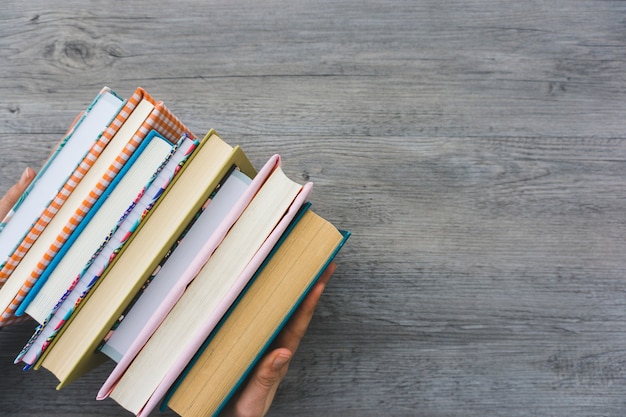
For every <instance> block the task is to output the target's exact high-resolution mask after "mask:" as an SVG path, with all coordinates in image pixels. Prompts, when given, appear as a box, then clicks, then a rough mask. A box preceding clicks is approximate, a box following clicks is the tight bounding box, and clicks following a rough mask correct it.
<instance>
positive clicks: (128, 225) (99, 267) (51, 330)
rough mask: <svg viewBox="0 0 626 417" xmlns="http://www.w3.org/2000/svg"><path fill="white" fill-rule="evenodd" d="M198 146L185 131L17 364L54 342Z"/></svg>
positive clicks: (32, 359) (28, 363) (30, 361)
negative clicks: (162, 166) (154, 177)
mask: <svg viewBox="0 0 626 417" xmlns="http://www.w3.org/2000/svg"><path fill="white" fill-rule="evenodd" d="M197 146H198V140H196V139H192V138H191V137H190V136H189V135H187V134H185V135H183V137H182V138H181V139H180V141H179V144H178V146H177V149H176V151H175V152H174V155H173V156H172V157H171V158H170V159H169V161H168V163H167V165H166V166H165V167H164V168H163V169H162V170H161V171H160V172H159V174H158V175H157V178H156V179H155V180H154V181H152V183H151V184H150V187H148V189H147V190H146V191H145V192H144V193H143V194H142V195H141V196H138V198H137V199H136V201H134V202H133V203H132V204H131V207H129V212H128V213H124V215H123V217H122V218H121V219H120V222H119V224H118V226H117V227H116V229H115V230H113V231H112V233H111V236H110V238H109V239H107V240H106V242H104V243H103V245H102V246H101V247H100V248H98V250H97V251H96V252H95V253H94V254H93V256H92V258H91V259H90V260H89V262H88V263H87V264H86V265H85V267H84V268H83V270H82V271H81V272H80V273H79V274H78V275H77V276H76V277H75V278H74V281H73V282H72V283H71V284H70V286H69V287H68V289H67V290H66V292H65V293H64V294H63V296H62V297H61V298H59V300H58V301H57V304H56V305H55V307H54V308H53V309H52V311H51V312H50V314H49V315H48V317H47V318H46V320H44V322H43V323H42V324H40V325H39V326H37V328H36V329H35V331H34V333H33V335H32V336H31V337H30V339H29V341H28V342H27V343H26V345H25V346H24V348H22V350H21V351H20V353H19V354H18V356H17V357H16V359H15V363H18V362H24V363H25V364H26V366H25V369H29V368H30V367H31V366H33V365H34V364H35V363H36V362H37V361H38V360H39V358H40V357H41V355H42V354H43V352H44V351H45V350H46V348H47V347H48V346H50V344H51V343H52V341H53V340H54V338H55V337H56V335H57V334H58V333H59V332H60V331H61V329H62V328H63V325H64V324H65V323H66V322H67V320H68V319H69V317H71V315H72V314H73V312H74V311H75V309H76V306H77V305H79V304H80V303H81V302H82V300H84V299H85V297H86V296H87V294H88V293H89V291H90V290H91V289H92V288H93V286H94V285H95V284H96V282H97V281H98V280H99V279H100V278H101V277H102V274H103V273H104V271H105V270H106V269H107V267H108V266H109V265H110V264H111V263H112V262H113V261H114V259H115V258H116V257H117V256H119V255H120V254H121V253H122V252H123V251H124V249H125V248H126V246H127V243H128V242H130V241H131V240H132V237H133V236H134V235H135V233H136V232H137V231H138V230H140V229H141V226H142V225H143V222H144V221H145V220H146V219H147V218H148V217H149V216H150V214H151V213H152V209H153V208H154V207H155V206H156V205H158V203H159V201H160V200H161V198H162V197H163V196H164V195H165V194H166V193H167V190H168V189H169V185H170V184H172V181H173V179H174V178H175V177H176V175H178V174H179V173H180V172H181V171H182V169H183V167H184V166H185V164H186V163H187V161H188V160H189V158H190V156H191V155H192V154H193V152H194V151H195V149H196V148H197Z"/></svg>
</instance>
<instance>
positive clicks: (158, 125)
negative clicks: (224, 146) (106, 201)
mask: <svg viewBox="0 0 626 417" xmlns="http://www.w3.org/2000/svg"><path fill="white" fill-rule="evenodd" d="M134 103H137V104H136V106H134ZM126 110H130V111H131V113H130V115H128V116H127V119H125V120H124V121H123V122H121V119H120V116H122V118H123V117H125V115H127V111H126ZM146 113H147V114H146ZM120 122H121V126H120V125H119V124H120ZM112 127H113V129H112V130H113V131H115V133H114V136H113V137H112V139H111V140H110V141H108V142H106V141H105V142H106V143H105V145H106V147H105V148H104V149H103V150H102V151H101V152H100V153H99V156H95V155H88V158H85V159H92V158H93V157H96V158H97V159H96V160H95V161H93V163H92V164H91V165H93V166H92V167H91V168H90V169H89V170H88V171H87V172H86V173H85V174H84V177H82V179H81V180H80V182H79V183H78V184H77V185H76V187H75V189H73V191H72V192H71V194H70V195H69V196H68V197H67V200H68V201H71V202H72V204H69V205H68V203H67V202H66V203H65V204H63V206H62V207H61V208H60V209H59V212H62V215H59V213H57V214H56V215H55V216H54V217H53V218H52V220H51V221H50V223H49V224H48V226H46V228H45V229H43V231H42V232H41V235H40V238H39V239H37V241H36V242H35V243H34V244H33V247H31V248H30V250H29V251H28V252H27V253H26V254H25V255H24V257H23V259H22V260H21V261H20V262H19V263H18V264H17V266H15V265H13V266H14V268H15V270H18V269H19V270H20V273H19V274H18V278H17V279H15V280H13V281H12V284H11V286H10V288H8V289H7V290H6V291H5V287H6V283H5V286H4V287H3V288H2V289H0V311H2V309H3V308H4V305H3V301H6V300H8V298H11V294H12V293H14V292H15V290H16V289H17V287H18V286H19V285H20V281H21V282H22V285H21V287H20V288H19V290H18V292H17V294H16V295H14V296H13V299H12V301H11V302H10V304H8V306H7V307H6V308H4V311H3V313H2V314H1V316H0V325H2V324H3V323H4V322H5V321H8V320H11V319H13V318H14V317H15V315H14V312H15V310H16V309H17V307H18V306H19V304H20V303H21V302H22V300H23V299H24V297H25V296H26V294H27V293H28V292H29V291H30V289H31V288H32V286H33V285H34V283H35V282H36V281H37V279H38V278H39V276H40V275H41V273H42V272H43V271H44V270H45V268H46V267H47V265H48V264H49V263H50V262H51V261H52V259H53V258H54V256H55V255H56V253H57V252H58V251H59V250H60V248H61V247H62V245H63V244H64V242H65V241H66V240H67V238H68V237H69V236H70V235H71V233H72V232H73V230H74V229H75V228H76V226H77V225H78V224H79V223H80V221H81V220H82V218H84V217H85V215H86V214H87V213H88V212H89V210H90V209H91V207H92V206H93V204H94V203H95V202H96V201H97V200H98V198H99V196H100V195H102V193H103V192H104V190H105V189H106V188H107V186H108V185H109V184H110V182H111V181H112V180H113V178H114V177H115V175H117V173H118V172H119V170H120V169H121V167H122V166H124V164H125V162H126V161H127V160H128V158H129V157H130V155H132V153H133V152H134V150H135V149H136V148H137V146H138V145H139V144H140V143H141V141H142V140H143V139H144V138H145V137H146V135H147V134H148V133H149V132H150V131H151V130H156V131H157V132H159V133H160V134H161V135H163V136H164V137H165V138H166V139H168V140H169V141H170V142H172V143H175V142H177V141H178V140H179V138H180V137H181V136H182V135H183V133H184V132H186V131H187V128H186V127H185V126H184V125H183V124H182V123H181V122H180V120H179V119H178V118H176V117H175V116H174V115H173V114H172V113H171V112H170V111H169V110H168V109H167V108H166V107H165V105H164V104H163V102H158V103H157V102H156V101H155V100H154V99H153V98H152V97H151V96H150V95H149V94H148V93H147V92H146V91H145V90H143V89H142V88H138V89H137V90H136V91H135V94H133V96H132V97H131V99H129V100H128V102H127V105H126V106H125V107H124V108H123V109H122V110H121V111H120V113H118V117H117V118H116V119H115V120H114V122H113V123H112V124H111V125H110V126H109V128H108V129H107V131H105V133H103V135H102V137H104V136H105V134H108V135H111V134H112V133H113V132H112V131H111V133H109V131H110V129H111V128H112ZM118 137H119V138H118ZM92 149H93V147H92ZM116 155H117V156H116ZM91 165H90V166H91ZM81 200H82V201H81ZM42 237H45V238H44V239H43V241H42V240H41V238H42ZM35 247H36V250H34V248H35ZM24 260H27V262H24ZM23 263H24V265H23ZM7 264H8V263H7ZM6 266H7V265H5V268H6ZM3 271H4V268H3ZM3 271H0V275H2V273H3ZM9 273H10V272H9ZM9 281H11V280H9Z"/></svg>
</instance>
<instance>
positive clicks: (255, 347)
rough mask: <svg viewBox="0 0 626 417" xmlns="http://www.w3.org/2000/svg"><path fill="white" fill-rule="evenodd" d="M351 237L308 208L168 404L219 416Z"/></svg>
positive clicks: (186, 412) (186, 413) (186, 414)
mask: <svg viewBox="0 0 626 417" xmlns="http://www.w3.org/2000/svg"><path fill="white" fill-rule="evenodd" d="M348 236H349V233H348V232H340V231H339V230H337V229H336V228H335V227H334V226H333V225H332V224H331V223H329V222H328V221H326V220H324V219H323V218H322V217H320V216H319V215H317V214H315V213H313V212H312V211H310V210H307V211H305V212H304V214H303V215H302V216H301V218H300V219H299V220H298V221H297V222H295V225H294V226H293V228H292V229H291V230H288V231H287V232H286V233H285V237H284V238H283V240H282V242H279V245H278V248H277V249H275V250H274V251H273V253H272V254H270V256H269V257H268V260H267V261H266V263H265V265H264V266H263V267H262V268H261V269H260V271H259V272H258V273H257V275H256V277H255V278H253V280H252V282H251V284H250V285H249V287H248V289H247V290H246V291H245V292H244V293H243V295H242V296H241V297H240V299H239V301H238V302H237V303H236V304H235V305H234V307H233V308H231V310H230V312H229V314H227V315H226V317H225V318H224V319H223V320H222V323H221V326H220V327H219V328H218V330H217V331H215V332H214V334H213V335H212V336H211V337H209V339H208V340H207V342H206V343H205V345H204V346H203V347H202V348H201V349H200V350H199V353H198V354H197V355H196V357H195V358H194V360H192V362H191V364H190V366H189V367H188V368H187V370H186V371H185V372H183V374H182V375H183V376H182V377H181V378H180V379H181V381H180V383H179V385H178V386H177V385H176V384H175V385H174V388H172V390H171V391H172V392H173V394H170V395H169V396H166V398H165V401H164V403H166V405H167V406H168V407H170V408H171V409H172V410H174V411H175V412H176V413H178V414H180V415H181V416H183V417H200V416H202V417H204V416H212V415H216V414H217V413H218V412H219V411H220V410H221V408H222V407H223V406H224V404H225V403H226V402H227V401H228V399H229V398H230V396H231V395H232V394H233V393H234V392H235V390H236V389H237V387H238V386H239V384H240V383H241V382H242V381H243V380H244V379H245V377H246V375H247V373H248V372H249V371H250V370H251V368H252V367H253V366H254V363H255V362H256V361H257V360H258V358H259V357H260V355H261V354H262V353H263V351H264V350H265V349H266V347H267V346H268V345H269V344H270V343H271V341H272V339H273V338H274V336H276V334H277V333H278V332H279V331H280V329H281V328H282V327H283V325H284V324H285V323H286V321H287V320H288V318H289V317H290V315H291V313H292V312H293V311H294V309H295V308H296V307H297V305H298V304H299V302H300V301H301V300H302V299H303V297H304V296H305V295H306V294H307V293H308V290H309V289H310V288H311V286H312V285H313V284H314V282H315V281H316V279H317V278H318V277H319V275H320V274H321V273H322V271H323V270H324V269H325V268H326V266H327V265H328V263H329V262H330V261H331V260H332V258H333V257H334V256H335V254H336V253H337V251H338V250H339V249H340V248H341V246H342V245H343V243H344V242H345V240H346V239H347V238H348ZM168 400H169V401H168Z"/></svg>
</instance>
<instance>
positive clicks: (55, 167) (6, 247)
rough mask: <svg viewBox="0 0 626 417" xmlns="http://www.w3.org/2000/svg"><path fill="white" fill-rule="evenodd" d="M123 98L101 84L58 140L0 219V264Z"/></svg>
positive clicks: (113, 113)
mask: <svg viewBox="0 0 626 417" xmlns="http://www.w3.org/2000/svg"><path fill="white" fill-rule="evenodd" d="M123 104H124V101H123V100H122V99H121V98H120V97H118V96H117V95H115V94H114V93H112V92H111V91H110V90H109V89H108V88H104V89H103V90H102V92H101V93H100V94H98V96H97V97H96V98H95V99H94V101H93V102H92V104H91V105H90V106H89V108H87V110H85V113H84V115H83V116H82V117H81V118H79V120H78V121H77V122H76V124H75V125H74V126H73V127H72V129H71V130H70V132H69V133H68V134H67V135H66V136H65V137H64V138H63V139H62V140H61V141H60V142H59V145H58V146H57V148H56V149H55V151H54V152H53V153H52V154H51V155H50V158H49V159H48V161H47V162H46V163H45V165H44V166H43V167H42V168H41V169H40V170H39V173H38V174H37V176H36V177H35V178H34V179H33V181H32V182H31V184H30V186H29V187H28V189H27V190H26V191H25V192H24V194H23V195H22V197H21V199H20V200H19V202H18V203H17V204H16V205H15V206H14V207H13V208H12V209H11V211H10V212H9V214H7V216H6V217H5V218H4V220H3V221H2V223H0V267H1V266H2V265H3V264H4V263H5V262H6V260H7V258H8V257H9V256H10V255H11V254H12V253H13V251H14V250H15V249H16V248H17V246H18V245H19V244H20V243H21V242H22V240H23V239H24V237H25V236H26V234H27V233H28V231H29V230H30V228H31V226H32V224H33V223H35V221H37V219H38V218H39V217H40V216H41V214H42V213H43V212H44V210H45V209H46V208H47V207H48V204H49V203H50V201H51V200H52V199H53V198H54V196H56V194H57V192H58V191H59V190H60V189H61V188H63V185H64V184H65V183H66V181H67V179H68V178H69V177H70V176H71V175H72V173H73V172H74V170H75V168H76V167H77V166H78V164H79V163H80V162H81V161H82V160H83V157H84V156H85V155H86V154H87V152H88V151H89V149H91V146H92V145H93V144H94V143H95V142H96V141H97V140H98V139H99V138H100V135H101V134H102V132H103V131H104V129H106V128H107V126H109V123H110V122H111V120H112V119H113V118H114V117H115V116H116V115H117V113H118V112H119V110H120V109H121V107H122V105H123Z"/></svg>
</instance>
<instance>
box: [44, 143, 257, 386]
mask: <svg viewBox="0 0 626 417" xmlns="http://www.w3.org/2000/svg"><path fill="white" fill-rule="evenodd" d="M233 165H235V166H237V167H239V169H240V170H241V171H242V172H244V173H246V175H248V176H254V174H255V171H254V168H253V167H252V164H250V162H249V161H248V159H247V158H246V156H245V154H244V153H243V151H242V150H241V148H239V147H235V148H233V147H232V146H230V145H229V144H227V143H226V142H224V141H223V140H222V139H221V138H220V137H219V136H218V135H217V134H216V133H214V132H213V131H210V132H209V133H208V134H207V135H206V136H205V138H204V139H203V140H202V141H201V143H200V144H199V145H198V149H197V150H196V151H195V152H194V154H193V155H192V156H191V159H190V160H189V161H188V162H187V164H186V165H185V167H184V168H183V171H182V172H181V173H180V174H179V175H177V176H176V177H175V179H174V180H173V183H172V185H171V187H169V189H168V192H167V194H165V195H164V196H163V198H162V199H161V201H160V203H159V204H158V206H156V207H155V208H154V209H153V212H152V214H151V216H150V217H149V218H148V219H146V221H145V222H144V223H143V226H142V228H141V230H140V231H139V232H138V233H136V234H135V235H134V238H133V240H132V241H131V242H130V243H129V244H128V245H127V247H126V249H125V250H124V252H123V253H121V254H120V255H119V256H117V257H116V258H115V260H114V262H113V263H112V264H111V265H110V266H109V267H108V269H107V271H106V272H105V275H104V277H103V279H100V280H98V282H97V283H96V285H95V286H94V288H93V289H92V290H91V291H90V292H89V294H88V295H87V296H86V298H85V299H84V301H83V302H81V303H80V304H79V305H78V307H77V308H76V311H75V312H74V314H73V315H72V316H71V317H69V319H68V321H67V323H66V324H65V325H64V326H63V328H62V329H61V331H60V333H59V334H58V335H57V336H56V337H55V338H54V340H53V341H52V343H51V345H50V346H49V347H48V348H47V349H46V350H45V351H44V352H43V354H42V356H41V358H40V359H39V360H38V362H37V363H36V365H35V367H36V368H39V367H44V368H46V369H48V370H49V371H50V372H52V373H53V374H54V375H55V376H56V377H57V379H58V380H59V385H58V386H57V388H58V389H60V388H62V387H63V386H65V385H67V384H69V383H70V382H72V381H73V380H74V379H76V378H78V377H79V376H81V375H82V374H84V373H85V372H87V371H89V370H90V369H92V368H93V367H95V366H97V365H99V364H100V363H102V362H103V361H104V360H105V359H106V356H105V355H104V354H102V353H100V352H96V348H97V347H98V345H99V344H100V342H101V340H102V339H103V338H104V337H105V335H106V333H107V332H108V331H109V330H110V329H111V326H112V325H113V324H114V323H115V321H116V320H117V319H118V317H119V316H120V314H121V313H122V312H123V310H124V308H125V307H126V305H127V304H128V303H129V302H130V300H131V299H132V298H133V297H134V296H135V294H136V293H137V292H138V291H139V290H140V288H141V286H142V285H143V283H144V282H145V281H146V279H147V278H148V276H149V275H150V274H151V273H152V271H154V269H155V267H156V266H157V265H158V263H159V262H160V260H161V259H162V258H163V257H164V256H165V253H166V252H167V250H168V249H169V248H170V247H171V246H172V244H173V243H174V241H175V239H176V238H177V237H178V236H179V235H180V233H181V232H182V230H184V228H185V226H186V225H187V224H188V223H189V221H190V220H191V219H192V217H193V216H194V215H195V214H196V213H197V211H198V210H199V209H200V207H201V206H202V204H203V203H204V202H205V201H206V199H207V198H208V197H209V195H210V194H211V192H212V191H213V190H214V189H215V187H216V186H217V184H218V183H219V182H220V181H221V180H222V179H223V178H224V176H225V175H226V174H227V173H228V172H229V171H230V169H231V167H232V166H233Z"/></svg>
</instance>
